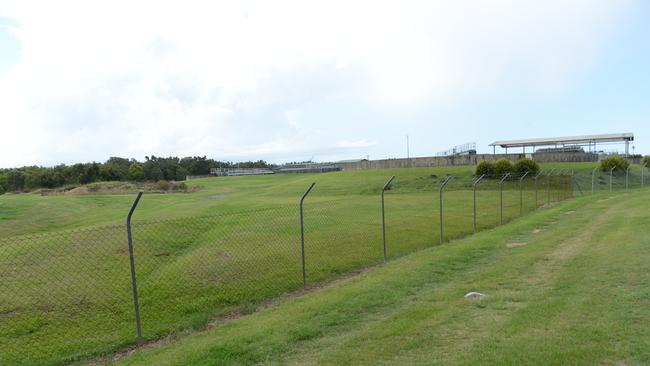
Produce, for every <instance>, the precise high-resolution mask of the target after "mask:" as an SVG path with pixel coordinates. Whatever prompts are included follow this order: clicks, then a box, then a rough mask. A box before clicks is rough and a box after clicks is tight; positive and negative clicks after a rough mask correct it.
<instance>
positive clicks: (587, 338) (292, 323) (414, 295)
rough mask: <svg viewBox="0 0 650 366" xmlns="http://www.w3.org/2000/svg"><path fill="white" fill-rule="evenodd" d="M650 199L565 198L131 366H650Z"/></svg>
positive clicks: (139, 355) (637, 195) (643, 195)
mask: <svg viewBox="0 0 650 366" xmlns="http://www.w3.org/2000/svg"><path fill="white" fill-rule="evenodd" d="M649 195H650V191H648V190H643V191H635V192H632V193H626V194H621V195H616V196H613V197H612V198H609V199H606V198H603V197H602V196H601V197H598V196H596V197H595V199H594V198H589V197H586V198H579V199H576V200H573V201H569V202H565V203H562V204H560V205H558V206H556V207H554V208H552V209H549V210H544V211H539V212H537V213H535V214H533V215H530V216H528V217H526V218H524V219H522V220H517V221H515V222H513V223H511V224H510V225H507V226H504V227H500V228H496V229H494V230H490V231H485V232H482V233H479V234H478V235H475V236H472V237H469V238H466V239H463V240H459V241H456V242H453V243H450V244H448V245H445V246H442V247H435V248H430V249H426V250H424V251H421V252H418V253H416V254H412V255H409V256H407V257H403V258H401V259H398V260H396V261H393V262H390V263H388V264H386V265H384V266H381V267H379V268H377V269H375V270H373V271H371V272H369V273H367V274H364V275H361V276H358V277H355V278H352V279H349V280H346V281H343V282H342V283H338V284H335V285H332V286H329V287H327V288H325V289H322V290H321V291H318V292H315V293H311V294H306V295H304V296H301V297H299V298H296V299H292V300H289V301H287V302H286V303H284V304H282V305H280V306H277V307H274V308H269V309H266V310H262V311H260V312H258V313H255V314H252V315H250V316H246V317H243V318H241V319H239V320H236V321H233V322H231V323H228V324H225V325H223V326H220V327H218V328H215V329H213V330H210V331H207V332H203V333H198V334H195V335H192V336H189V337H187V338H185V339H182V340H180V341H179V342H175V343H171V344H168V345H165V346H161V347H157V348H152V349H147V350H142V351H138V352H136V353H135V354H133V355H132V356H130V357H128V358H126V359H124V360H122V362H121V364H125V365H132V364H133V365H135V364H156V365H185V364H194V365H219V364H223V365H234V364H431V363H433V364H500V365H501V364H505V365H507V364H522V363H526V364H585V365H591V364H647V363H649V362H650V347H649V346H650V329H649V328H648V327H647V326H646V324H645V320H646V319H648V317H649V316H650V306H649V305H650V292H649V291H650V290H649V289H648V281H649V280H650V278H649V277H648V273H647V263H648V262H649V261H650V251H649V250H648V248H649V247H650V238H648V237H647V236H642V235H639V233H640V231H639V228H642V227H647V225H649V224H650V216H649V215H648V212H647V204H648V197H649ZM508 244H511V245H510V247H509V246H508ZM513 244H515V245H513ZM524 244H525V245H524ZM468 291H481V292H485V293H487V294H488V297H487V298H486V299H484V300H482V301H476V300H465V299H464V298H463V295H464V294H465V293H466V292H468Z"/></svg>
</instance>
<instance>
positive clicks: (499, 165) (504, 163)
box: [494, 159, 512, 176]
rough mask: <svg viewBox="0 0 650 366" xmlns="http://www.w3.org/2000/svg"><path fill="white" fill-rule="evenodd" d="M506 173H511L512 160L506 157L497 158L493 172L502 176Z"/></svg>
mask: <svg viewBox="0 0 650 366" xmlns="http://www.w3.org/2000/svg"><path fill="white" fill-rule="evenodd" d="M506 173H512V162H510V160H508V159H499V160H497V162H496V163H494V174H496V175H498V176H502V175H504V174H506Z"/></svg>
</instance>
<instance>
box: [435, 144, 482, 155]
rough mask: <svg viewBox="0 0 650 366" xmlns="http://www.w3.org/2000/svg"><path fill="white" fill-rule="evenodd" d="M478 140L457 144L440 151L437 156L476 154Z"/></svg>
mask: <svg viewBox="0 0 650 366" xmlns="http://www.w3.org/2000/svg"><path fill="white" fill-rule="evenodd" d="M475 154H476V142H468V143H466V144H462V145H456V146H454V147H452V148H451V149H449V150H445V151H440V152H438V153H436V156H456V155H475Z"/></svg>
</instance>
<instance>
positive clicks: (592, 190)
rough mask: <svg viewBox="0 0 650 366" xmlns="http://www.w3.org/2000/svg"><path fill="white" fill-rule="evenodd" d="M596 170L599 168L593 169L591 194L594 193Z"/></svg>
mask: <svg viewBox="0 0 650 366" xmlns="http://www.w3.org/2000/svg"><path fill="white" fill-rule="evenodd" d="M596 170H598V168H594V170H592V171H591V194H594V177H595V176H596Z"/></svg>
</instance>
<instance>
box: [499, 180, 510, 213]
mask: <svg viewBox="0 0 650 366" xmlns="http://www.w3.org/2000/svg"><path fill="white" fill-rule="evenodd" d="M508 176H510V173H506V174H505V175H504V176H503V178H501V180H500V181H499V207H500V208H499V225H503V181H504V180H506V178H508Z"/></svg>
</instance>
